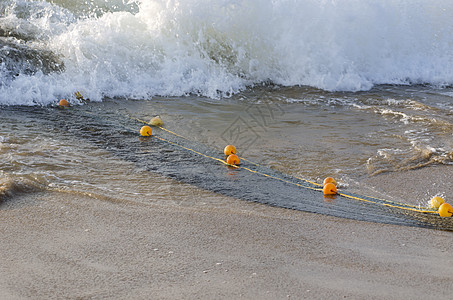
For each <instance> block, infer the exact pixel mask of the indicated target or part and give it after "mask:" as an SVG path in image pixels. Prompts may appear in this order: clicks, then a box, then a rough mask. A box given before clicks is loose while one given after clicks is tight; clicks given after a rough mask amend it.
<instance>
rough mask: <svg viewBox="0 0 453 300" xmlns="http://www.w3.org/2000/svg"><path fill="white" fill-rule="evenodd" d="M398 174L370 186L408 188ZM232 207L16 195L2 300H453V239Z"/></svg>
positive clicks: (2, 215)
mask: <svg viewBox="0 0 453 300" xmlns="http://www.w3.org/2000/svg"><path fill="white" fill-rule="evenodd" d="M440 169H441V170H443V172H444V174H445V173H448V172H450V169H448V170H447V169H442V168H440ZM416 172H423V173H424V174H425V175H426V173H429V172H436V171H435V170H434V169H429V170H427V171H426V170H425V171H416ZM410 174H415V173H402V174H400V175H399V179H402V178H403V177H404V176H408V178H410V177H411V175H410ZM416 175H417V176H421V174H418V173H417V174H416ZM394 176H396V175H395V174H384V175H381V176H377V177H374V178H372V179H370V180H367V182H366V183H367V184H368V185H369V186H374V187H377V188H379V187H380V186H381V187H382V188H383V187H385V188H388V189H390V190H391V189H392V187H393V190H397V189H398V186H400V184H399V183H398V182H397V181H396V178H394ZM449 178H451V177H449ZM411 184H413V185H414V186H416V187H415V188H414V190H413V191H411V192H410V193H413V194H414V195H415V194H417V193H418V194H423V193H425V188H424V187H423V186H421V185H420V184H418V185H417V182H412V183H411ZM436 184H437V183H436ZM405 186H407V185H405ZM209 194H210V193H209V192H205V191H200V197H205V196H212V195H209ZM218 197H222V196H218ZM222 201H224V203H227V204H226V205H225V206H223V207H206V208H197V209H194V208H190V207H189V208H188V207H180V206H173V207H172V206H162V205H156V204H153V203H152V201H150V203H149V204H146V205H145V204H138V203H127V202H124V203H123V202H119V203H112V202H108V201H101V200H98V199H93V198H89V197H86V196H83V195H80V196H74V195H67V194H64V193H56V192H39V193H34V194H28V195H21V196H16V197H13V198H9V199H7V200H6V201H4V202H3V203H2V204H1V206H0V220H1V229H0V236H1V243H0V253H1V258H2V259H1V263H0V278H1V280H0V299H238V298H243V299H287V298H293V299H343V298H347V299H451V297H452V293H453V251H452V248H453V233H452V232H445V231H436V230H429V229H423V228H413V227H403V226H394V225H385V224H376V223H368V222H358V221H353V220H347V219H340V218H334V217H327V216H323V215H318V214H311V213H304V212H300V211H292V210H286V209H280V208H274V207H267V206H264V205H259V204H254V203H247V202H243V201H239V200H236V199H231V198H228V197H223V199H222Z"/></svg>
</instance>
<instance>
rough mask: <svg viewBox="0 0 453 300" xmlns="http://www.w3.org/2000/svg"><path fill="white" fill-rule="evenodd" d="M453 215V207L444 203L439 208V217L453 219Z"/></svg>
mask: <svg viewBox="0 0 453 300" xmlns="http://www.w3.org/2000/svg"><path fill="white" fill-rule="evenodd" d="M452 215H453V207H452V206H451V205H450V204H448V203H443V204H442V205H441V206H439V216H441V217H451V216H452Z"/></svg>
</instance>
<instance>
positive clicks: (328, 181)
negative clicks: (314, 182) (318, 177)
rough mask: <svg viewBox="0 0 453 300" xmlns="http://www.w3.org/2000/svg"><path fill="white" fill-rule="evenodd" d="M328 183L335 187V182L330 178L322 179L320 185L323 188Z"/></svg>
mask: <svg viewBox="0 0 453 300" xmlns="http://www.w3.org/2000/svg"><path fill="white" fill-rule="evenodd" d="M328 183H333V184H334V185H337V182H336V181H335V179H333V178H332V177H326V179H324V181H323V183H322V185H323V186H324V185H326V184H328Z"/></svg>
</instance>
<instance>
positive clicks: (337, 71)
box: [0, 0, 453, 105]
mask: <svg viewBox="0 0 453 300" xmlns="http://www.w3.org/2000/svg"><path fill="white" fill-rule="evenodd" d="M49 2H50V1H49ZM52 2H55V3H59V4H60V6H57V5H56V4H51V3H48V2H43V1H26V0H6V1H2V4H0V62H1V65H0V76H1V77H0V92H1V93H0V104H6V105H14V104H20V105H36V104H38V105H46V104H49V103H53V102H54V101H55V99H56V98H59V97H73V93H74V92H75V91H81V92H82V93H83V94H84V95H85V96H86V97H88V98H90V99H92V100H97V101H100V100H102V99H103V97H126V98H137V99H149V98H151V97H153V96H155V95H161V96H181V95H187V94H196V95H201V96H206V97H211V98H220V97H228V96H230V95H232V94H234V93H238V92H240V91H242V90H244V89H246V88H247V87H251V86H255V85H261V84H267V83H273V84H278V85H284V86H293V85H308V86H313V87H316V88H320V89H324V90H328V91H360V90H368V89H370V88H372V87H373V86H374V85H378V84H433V85H451V84H453V51H452V50H451V47H452V45H453V34H452V33H453V32H452V31H453V2H451V1H436V2H435V3H433V2H429V1H421V0H411V1H408V0H379V1H377V0H347V1H334V0H330V1H319V0H303V1H289V0H274V1H270V0H268V1H264V0H261V1H256V0H242V1H241V0H236V1H234V0H223V1H222V0H185V1H184V0H181V1H176V0H173V1H171V0H168V1H145V0H143V1H121V0H117V1H111V2H110V4H109V6H106V4H105V2H104V1H91V2H90V4H82V3H78V4H77V5H76V4H74V3H72V2H73V1H58V2H57V1H52ZM14 45H16V46H14ZM24 47H26V48H27V49H28V50H30V53H35V51H41V52H43V53H44V51H51V53H52V55H51V56H50V58H51V59H53V57H55V59H53V60H51V62H50V63H53V64H57V66H61V68H57V69H56V70H54V71H53V72H46V69H45V68H44V67H43V68H41V67H40V66H41V65H42V64H41V65H39V64H38V68H36V69H33V68H31V70H29V69H30V68H28V69H24V68H23V67H20V66H24V64H23V63H22V61H17V62H16V61H14V60H13V61H12V62H13V63H11V60H12V59H16V60H18V58H17V56H16V57H15V58H11V54H10V53H11V51H13V52H14V51H16V50H17V51H27V49H26V50H24ZM8 51H9V52H8ZM19 58H20V56H19ZM22 59H25V60H26V59H27V58H26V57H25V58H22ZM25 65H26V64H25ZM11 66H12V67H11Z"/></svg>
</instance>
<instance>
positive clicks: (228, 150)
mask: <svg viewBox="0 0 453 300" xmlns="http://www.w3.org/2000/svg"><path fill="white" fill-rule="evenodd" d="M236 152H237V151H236V147H234V146H233V145H228V146H226V147H225V149H223V153H225V156H228V155H231V154H236Z"/></svg>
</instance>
